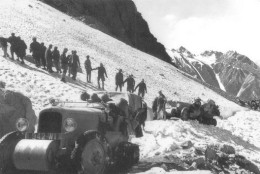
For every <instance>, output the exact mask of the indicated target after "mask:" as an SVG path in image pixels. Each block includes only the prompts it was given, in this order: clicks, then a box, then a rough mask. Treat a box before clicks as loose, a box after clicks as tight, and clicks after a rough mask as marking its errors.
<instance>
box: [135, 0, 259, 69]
mask: <svg viewBox="0 0 260 174" xmlns="http://www.w3.org/2000/svg"><path fill="white" fill-rule="evenodd" d="M133 1H134V2H135V4H136V6H137V9H138V11H139V12H141V13H142V16H143V17H144V19H145V20H146V21H147V22H148V24H149V27H150V30H151V32H152V33H153V34H154V35H155V37H156V38H157V39H158V41H159V42H161V43H162V44H164V45H165V47H166V48H168V49H171V48H178V47H179V46H184V47H186V48H187V49H189V50H190V51H191V52H193V53H201V52H203V51H205V50H217V51H223V52H225V51H228V50H236V51H238V52H239V53H241V54H244V55H246V56H248V57H249V58H251V59H253V60H254V61H256V62H257V63H258V64H260V0H133Z"/></svg>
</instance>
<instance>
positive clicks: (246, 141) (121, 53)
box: [0, 0, 260, 173]
mask: <svg viewBox="0 0 260 174" xmlns="http://www.w3.org/2000/svg"><path fill="white" fill-rule="evenodd" d="M0 6H1V13H0V21H1V22H0V35H2V36H4V37H9V36H10V34H11V33H12V32H14V33H16V35H17V36H21V38H22V39H24V40H25V42H26V43H27V46H28V47H29V45H30V43H31V40H32V37H35V36H36V37H37V40H38V41H39V42H44V43H45V45H48V44H53V45H54V46H58V48H59V50H60V52H62V50H63V48H65V47H67V48H68V49H69V50H70V51H71V50H77V52H78V55H79V57H80V61H81V66H82V67H83V63H84V61H85V57H86V55H90V56H91V61H92V64H93V67H97V66H99V64H100V63H101V62H102V63H103V64H104V66H105V68H106V69H107V73H108V79H106V81H105V89H106V90H108V91H114V89H115V81H114V79H115V74H116V72H117V71H118V69H119V68H122V69H123V72H124V74H125V76H127V75H128V74H133V75H134V76H135V79H136V83H138V82H139V81H141V79H145V82H146V84H147V87H148V93H147V94H146V96H145V101H146V102H147V103H148V105H149V106H151V104H152V101H153V99H154V98H155V97H156V95H157V93H158V91H159V90H162V91H163V93H164V94H165V95H166V96H167V98H168V99H170V100H180V101H185V102H191V101H193V99H194V98H196V97H200V98H201V99H202V100H203V101H207V100H208V99H213V100H214V101H215V102H216V103H217V104H218V105H219V106H220V112H221V116H222V117H224V118H225V119H223V120H220V119H218V126H217V127H212V126H206V125H201V124H198V123H197V122H194V121H192V122H183V121H181V120H179V121H172V120H171V121H148V122H147V123H146V126H145V133H144V134H145V135H144V137H142V138H139V139H137V138H133V139H132V141H133V142H135V143H137V144H139V145H140V148H141V158H142V159H144V158H146V157H152V156H154V155H155V154H160V155H163V154H175V155H176V156H181V155H182V154H185V153H191V152H190V151H189V150H182V149H181V147H180V144H181V143H183V142H185V141H188V140H190V141H191V142H192V143H193V144H194V146H198V147H205V146H206V145H207V144H211V143H224V144H230V145H232V146H234V147H235V148H236V150H237V152H238V153H240V154H243V155H245V156H246V157H248V158H249V159H251V160H253V161H254V162H255V163H256V164H257V165H259V164H260V126H259V124H260V113H259V112H255V111H249V110H247V109H245V108H242V107H240V106H238V105H237V104H235V103H233V102H231V101H228V100H227V99H225V98H223V97H221V96H220V95H218V94H217V93H215V92H214V91H212V90H211V89H209V88H207V87H205V86H203V85H201V84H199V83H197V82H195V81H192V80H190V79H189V78H187V77H185V76H183V75H182V74H181V73H180V72H179V70H177V69H176V68H175V67H173V66H171V65H169V64H167V63H165V62H163V61H161V60H159V59H157V58H155V57H153V56H150V55H148V54H146V53H143V52H141V51H138V50H136V49H134V48H132V47H131V46H128V45H126V44H124V43H123V42H120V41H118V40H116V39H114V38H112V37H111V36H108V35H106V34H104V33H102V32H100V31H98V30H95V29H93V28H91V27H88V26H86V25H85V24H83V23H82V22H80V21H77V20H75V19H73V18H71V17H69V16H67V15H66V14H63V13H61V12H59V11H57V10H55V9H54V8H51V7H49V6H47V5H45V4H43V3H41V2H40V1H35V0H8V1H6V0H0ZM70 51H69V52H70ZM0 54H2V52H1V53H0ZM27 54H30V53H29V51H28V50H27ZM25 63H26V65H25V66H21V65H20V64H19V63H17V62H11V61H9V60H6V59H4V58H2V57H0V80H2V81H5V82H6V88H7V89H10V90H15V91H20V92H22V93H23V94H25V95H26V96H28V97H30V99H31V100H32V103H33V107H34V109H35V111H36V113H39V111H40V110H41V109H43V108H44V107H46V106H48V104H49V99H50V98H57V99H59V100H62V101H79V100H80V99H79V95H80V93H81V91H83V90H87V91H93V90H97V88H96V86H97V82H96V77H97V72H96V71H94V72H93V73H92V81H93V83H92V84H86V83H85V81H86V78H85V74H78V77H77V81H72V80H69V81H68V83H66V84H65V83H62V82H60V75H57V74H56V73H54V74H52V75H50V74H48V73H47V72H45V71H43V70H41V69H38V68H36V67H35V66H34V65H32V64H30V63H28V62H25ZM84 73H85V72H84ZM125 88H126V87H124V91H125ZM190 150H192V149H190ZM156 171H158V172H156ZM159 171H160V172H159ZM203 172H204V171H200V172H197V173H203ZM146 173H167V172H165V171H164V170H163V169H158V168H154V169H152V170H150V171H149V172H146ZM169 173H171V172H169ZM175 173H176V172H175ZM177 173H181V172H177ZM193 173H196V171H195V172H193ZM205 173H208V172H205Z"/></svg>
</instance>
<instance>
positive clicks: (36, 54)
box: [30, 37, 41, 68]
mask: <svg viewBox="0 0 260 174" xmlns="http://www.w3.org/2000/svg"><path fill="white" fill-rule="evenodd" d="M32 40H33V42H32V43H31V44H30V53H32V56H33V59H34V61H35V65H36V67H37V68H38V67H40V57H41V44H40V43H39V42H37V39H36V37H34V38H33V39H32Z"/></svg>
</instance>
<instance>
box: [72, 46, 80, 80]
mask: <svg viewBox="0 0 260 174" xmlns="http://www.w3.org/2000/svg"><path fill="white" fill-rule="evenodd" d="M79 67H80V62H79V56H78V55H77V51H74V52H73V54H72V59H71V74H72V80H76V77H77V72H78V71H77V70H78V68H79Z"/></svg>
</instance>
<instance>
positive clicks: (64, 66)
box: [60, 48, 69, 83]
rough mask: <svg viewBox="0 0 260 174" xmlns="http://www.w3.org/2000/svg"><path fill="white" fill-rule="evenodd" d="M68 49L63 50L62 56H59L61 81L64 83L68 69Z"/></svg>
mask: <svg viewBox="0 0 260 174" xmlns="http://www.w3.org/2000/svg"><path fill="white" fill-rule="evenodd" d="M67 52H68V49H67V48H64V50H63V52H62V54H61V55H60V62H61V69H62V77H61V81H62V82H65V83H66V73H67V71H68V68H69V56H67V55H66V54H67Z"/></svg>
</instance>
